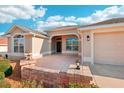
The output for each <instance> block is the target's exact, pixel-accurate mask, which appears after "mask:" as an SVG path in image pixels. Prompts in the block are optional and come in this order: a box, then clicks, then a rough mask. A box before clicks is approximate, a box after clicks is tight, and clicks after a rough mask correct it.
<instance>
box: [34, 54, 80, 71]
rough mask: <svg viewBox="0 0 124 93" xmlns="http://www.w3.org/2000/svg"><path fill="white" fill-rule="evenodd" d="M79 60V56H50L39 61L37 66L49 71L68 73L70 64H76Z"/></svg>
mask: <svg viewBox="0 0 124 93" xmlns="http://www.w3.org/2000/svg"><path fill="white" fill-rule="evenodd" d="M77 59H78V56H77V55H64V54H56V55H48V56H44V57H42V58H40V59H38V60H37V63H36V66H38V67H44V68H48V69H55V70H62V71H66V70H67V69H68V67H69V65H70V64H75V61H76V60H77Z"/></svg>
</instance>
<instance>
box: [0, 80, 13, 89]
mask: <svg viewBox="0 0 124 93" xmlns="http://www.w3.org/2000/svg"><path fill="white" fill-rule="evenodd" d="M0 88H11V85H10V83H8V82H7V81H5V80H0Z"/></svg>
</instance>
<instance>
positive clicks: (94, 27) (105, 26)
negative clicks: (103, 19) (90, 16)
mask: <svg viewBox="0 0 124 93" xmlns="http://www.w3.org/2000/svg"><path fill="white" fill-rule="evenodd" d="M113 26H114V27H119V26H124V23H114V24H106V25H99V26H88V27H79V30H80V31H81V30H92V29H98V28H109V27H113Z"/></svg>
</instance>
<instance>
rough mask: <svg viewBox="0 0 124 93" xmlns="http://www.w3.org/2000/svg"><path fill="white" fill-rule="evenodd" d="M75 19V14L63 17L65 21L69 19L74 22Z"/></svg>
mask: <svg viewBox="0 0 124 93" xmlns="http://www.w3.org/2000/svg"><path fill="white" fill-rule="evenodd" d="M75 20H76V17H75V16H69V17H65V21H71V22H74V21H75Z"/></svg>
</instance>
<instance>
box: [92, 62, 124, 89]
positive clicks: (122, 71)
mask: <svg viewBox="0 0 124 93" xmlns="http://www.w3.org/2000/svg"><path fill="white" fill-rule="evenodd" d="M90 67H91V71H92V74H93V77H94V79H95V81H96V83H97V85H98V86H99V87H103V88H114V87H115V88H117V87H118V88H119V87H120V88H124V66H117V65H116V66H115V65H103V64H94V66H90Z"/></svg>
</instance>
